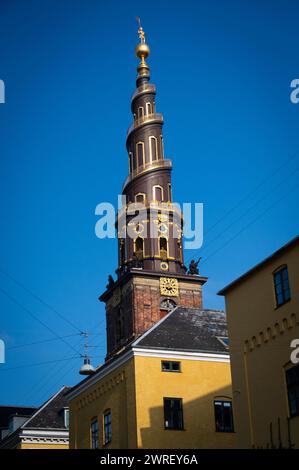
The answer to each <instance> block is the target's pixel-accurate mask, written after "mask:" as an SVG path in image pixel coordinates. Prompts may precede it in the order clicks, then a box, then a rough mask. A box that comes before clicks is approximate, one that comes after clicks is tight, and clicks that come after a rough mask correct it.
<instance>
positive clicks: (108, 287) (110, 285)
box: [106, 274, 115, 289]
mask: <svg viewBox="0 0 299 470" xmlns="http://www.w3.org/2000/svg"><path fill="white" fill-rule="evenodd" d="M114 284H115V281H114V279H113V277H112V276H111V274H109V276H108V284H107V285H106V289H111V287H113V286H114Z"/></svg>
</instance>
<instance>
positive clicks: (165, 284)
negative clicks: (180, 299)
mask: <svg viewBox="0 0 299 470" xmlns="http://www.w3.org/2000/svg"><path fill="white" fill-rule="evenodd" d="M160 293H161V294H162V295H169V296H172V297H177V296H178V295H179V286H178V280H177V279H174V278H172V277H160Z"/></svg>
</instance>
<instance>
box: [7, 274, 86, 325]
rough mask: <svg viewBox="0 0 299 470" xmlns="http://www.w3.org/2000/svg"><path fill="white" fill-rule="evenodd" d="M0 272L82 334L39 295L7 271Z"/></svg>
mask: <svg viewBox="0 0 299 470" xmlns="http://www.w3.org/2000/svg"><path fill="white" fill-rule="evenodd" d="M0 272H1V273H2V274H4V276H6V277H7V278H8V279H10V280H11V281H13V282H14V283H15V284H16V285H17V286H19V287H21V289H23V290H24V291H25V292H27V293H28V294H30V295H31V296H32V297H33V298H34V299H36V300H38V302H40V303H41V304H42V305H44V306H45V307H47V308H48V309H49V310H51V311H52V312H54V313H55V314H56V315H57V316H58V317H60V318H61V319H62V320H64V321H65V322H66V323H68V324H69V325H70V326H71V327H72V328H74V329H75V330H76V331H78V332H79V333H82V330H81V329H80V328H78V326H76V325H75V324H74V323H73V322H72V321H71V320H69V319H68V318H66V317H65V316H64V315H62V313H60V312H58V310H57V309H56V308H54V307H52V305H50V304H48V302H45V301H44V300H43V299H42V298H41V297H40V296H39V295H37V294H35V293H34V292H32V291H31V290H30V289H28V287H26V286H25V285H24V284H22V283H21V282H20V281H18V280H17V279H16V278H15V277H13V276H12V275H11V274H9V273H8V272H7V271H5V270H4V269H2V268H0Z"/></svg>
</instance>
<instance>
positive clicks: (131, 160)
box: [129, 152, 133, 173]
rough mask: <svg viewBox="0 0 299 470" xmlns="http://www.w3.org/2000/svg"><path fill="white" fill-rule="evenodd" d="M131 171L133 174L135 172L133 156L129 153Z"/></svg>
mask: <svg viewBox="0 0 299 470" xmlns="http://www.w3.org/2000/svg"><path fill="white" fill-rule="evenodd" d="M129 171H130V173H132V171H133V154H132V152H129Z"/></svg>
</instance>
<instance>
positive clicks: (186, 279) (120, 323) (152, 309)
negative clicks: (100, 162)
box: [100, 26, 207, 359]
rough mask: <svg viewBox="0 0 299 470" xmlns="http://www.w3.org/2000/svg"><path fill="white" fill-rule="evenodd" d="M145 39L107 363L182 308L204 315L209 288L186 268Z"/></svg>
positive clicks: (109, 292)
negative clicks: (204, 288) (204, 292)
mask: <svg viewBox="0 0 299 470" xmlns="http://www.w3.org/2000/svg"><path fill="white" fill-rule="evenodd" d="M138 34H139V39H140V43H139V44H138V45H137V47H136V50H135V52H136V56H137V57H138V58H139V59H140V62H139V65H138V67H137V72H138V75H137V80H136V90H135V91H134V93H133V96H132V99H131V111H132V115H133V123H132V125H131V126H130V127H129V129H128V131H127V139H126V148H127V152H128V162H129V165H128V166H129V174H128V176H127V178H126V180H125V183H124V185H123V189H122V195H123V197H124V200H125V203H124V205H123V207H122V209H121V210H120V212H119V214H118V220H117V223H116V228H117V232H118V268H117V270H116V273H117V280H116V281H112V278H111V277H110V281H109V284H108V285H107V289H106V291H105V292H104V293H103V294H102V295H101V297H100V300H101V301H103V302H105V304H106V325H107V356H106V359H110V358H111V357H112V356H113V355H114V354H116V353H118V352H119V351H120V350H122V349H123V348H124V347H125V346H126V345H127V344H128V343H130V342H131V341H132V340H133V339H134V338H136V337H138V336H139V335H140V334H142V333H143V332H144V331H146V330H147V329H148V328H150V327H151V326H152V325H153V324H154V323H156V322H157V321H159V320H160V319H161V318H162V317H163V316H164V315H165V314H167V313H168V311H169V310H171V309H172V308H174V307H175V306H177V305H181V306H186V307H196V308H202V285H203V284H204V283H205V282H206V280H207V279H206V278H205V277H201V276H199V275H192V274H187V269H186V267H185V265H184V256H183V244H182V230H183V217H182V214H181V212H180V210H179V208H178V207H177V206H176V205H175V204H173V201H172V185H171V171H172V162H171V160H169V159H166V158H165V157H164V146H163V133H162V127H163V116H162V114H161V113H157V112H156V87H155V85H153V84H151V83H150V82H149V80H150V69H149V66H148V64H147V62H146V59H147V57H148V56H149V54H150V49H149V46H148V45H147V44H146V42H145V34H144V31H143V29H142V27H141V26H140V27H139V30H138ZM141 208H142V210H140V209H141ZM137 214H139V216H138V220H137V221H136V215H137Z"/></svg>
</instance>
